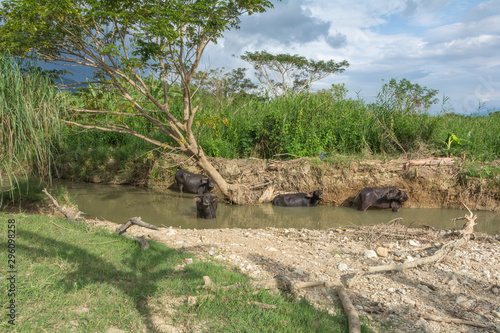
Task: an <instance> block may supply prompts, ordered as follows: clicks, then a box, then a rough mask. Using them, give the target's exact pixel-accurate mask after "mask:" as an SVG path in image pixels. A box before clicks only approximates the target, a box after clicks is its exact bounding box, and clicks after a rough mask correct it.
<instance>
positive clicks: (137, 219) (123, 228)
mask: <svg viewBox="0 0 500 333" xmlns="http://www.w3.org/2000/svg"><path fill="white" fill-rule="evenodd" d="M133 224H135V225H138V226H140V227H144V228H148V229H153V230H158V227H157V226H155V225H152V224H149V223H146V222H144V221H142V220H141V217H140V216H139V217H131V218H130V219H129V220H128V221H127V222H125V223H124V224H122V225H121V226H119V227H118V228H116V231H115V234H117V235H121V234H122V233H124V232H125V231H127V229H128V228H129V227H130V226H132V225H133Z"/></svg>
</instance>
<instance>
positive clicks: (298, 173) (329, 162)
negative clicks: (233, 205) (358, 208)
mask: <svg viewBox="0 0 500 333" xmlns="http://www.w3.org/2000/svg"><path fill="white" fill-rule="evenodd" d="M426 159H430V158H429V157H428V156H427V157H426ZM439 160H440V159H435V161H438V163H428V164H424V165H413V164H411V163H409V162H410V161H412V160H410V159H408V158H399V159H387V160H382V159H369V160H368V159H359V158H358V159H354V158H347V157H342V156H337V157H335V158H330V159H325V160H324V161H320V160H319V159H318V158H297V159H293V160H288V161H278V160H263V159H255V158H250V159H235V160H226V159H222V158H212V159H211V162H212V164H213V165H214V167H215V168H216V169H217V171H218V172H219V173H220V174H221V175H222V177H223V178H224V179H225V180H226V181H227V182H228V183H232V184H246V185H248V186H250V187H253V188H255V189H256V190H255V191H254V192H255V194H254V195H255V199H257V198H259V197H262V196H263V195H264V194H265V193H266V191H267V193H266V194H265V195H264V197H265V199H264V200H263V201H264V202H265V201H270V200H271V199H272V197H273V196H274V195H276V194H279V193H287V192H312V191H314V190H316V189H321V190H322V191H323V192H324V193H325V196H324V198H323V202H324V203H326V204H330V205H335V206H350V205H351V204H352V200H353V199H354V197H355V196H356V194H357V193H358V192H359V191H360V190H361V189H363V188H364V187H367V186H371V187H385V186H396V187H399V188H401V189H404V190H405V192H406V193H407V194H408V196H409V200H408V201H407V202H405V203H404V207H409V208H455V209H463V208H464V206H463V204H466V205H467V206H468V207H469V208H470V209H472V210H487V211H500V160H497V161H493V162H490V163H474V164H471V163H468V162H464V161H461V160H460V159H459V158H454V159H447V160H451V163H448V164H444V163H443V164H439ZM172 166H177V168H178V167H182V168H184V169H186V170H189V171H191V172H195V173H203V171H202V170H201V169H199V168H198V167H197V166H196V165H195V164H194V163H193V162H192V161H190V160H186V159H185V158H184V157H181V156H178V155H169V158H165V159H161V160H159V161H157V162H156V163H155V164H154V165H152V169H151V174H154V175H155V176H154V177H150V178H148V179H146V180H144V182H143V183H144V184H145V185H147V186H150V187H152V188H155V189H158V190H161V189H162V188H176V184H175V180H174V177H173V175H174V173H175V170H176V168H172ZM160 171H163V172H160ZM497 171H498V172H497ZM160 174H161V176H159V175H160ZM269 193H272V194H269Z"/></svg>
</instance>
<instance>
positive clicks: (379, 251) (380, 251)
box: [376, 246, 389, 258]
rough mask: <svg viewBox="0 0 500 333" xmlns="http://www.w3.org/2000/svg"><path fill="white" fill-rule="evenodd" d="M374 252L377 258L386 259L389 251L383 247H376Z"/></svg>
mask: <svg viewBox="0 0 500 333" xmlns="http://www.w3.org/2000/svg"><path fill="white" fill-rule="evenodd" d="M376 252H377V255H378V256H379V257H384V258H386V257H387V256H388V255H389V251H388V250H387V249H386V248H385V247H381V246H379V247H377V250H376Z"/></svg>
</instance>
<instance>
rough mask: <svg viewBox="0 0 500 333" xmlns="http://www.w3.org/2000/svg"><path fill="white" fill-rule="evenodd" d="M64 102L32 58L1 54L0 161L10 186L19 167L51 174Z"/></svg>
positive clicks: (39, 174) (42, 173) (44, 174)
mask: <svg viewBox="0 0 500 333" xmlns="http://www.w3.org/2000/svg"><path fill="white" fill-rule="evenodd" d="M65 105H66V98H65V97H64V95H63V94H62V93H61V92H59V91H58V90H57V89H55V88H54V86H53V84H52V83H51V81H50V79H48V78H46V77H44V75H43V73H42V72H41V71H39V70H37V69H36V63H35V62H34V61H31V60H29V59H23V60H14V59H12V58H11V57H10V56H9V55H8V54H1V55H0V165H1V167H2V169H3V170H4V174H3V176H4V178H6V179H8V183H9V184H10V186H11V187H13V185H14V183H15V182H16V180H15V174H16V173H17V172H19V171H20V170H25V173H26V174H28V173H34V174H37V175H38V176H41V177H49V178H50V176H51V170H52V168H51V167H52V161H53V158H54V150H55V148H56V144H57V141H58V140H59V139H60V137H59V134H60V129H61V125H60V122H59V116H60V114H61V112H62V111H63V110H64V109H65ZM1 176H2V175H1V174H0V181H1Z"/></svg>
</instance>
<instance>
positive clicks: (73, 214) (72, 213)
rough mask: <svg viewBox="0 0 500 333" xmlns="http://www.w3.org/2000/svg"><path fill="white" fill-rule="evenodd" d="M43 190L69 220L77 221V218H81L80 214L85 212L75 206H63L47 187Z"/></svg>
mask: <svg viewBox="0 0 500 333" xmlns="http://www.w3.org/2000/svg"><path fill="white" fill-rule="evenodd" d="M42 192H43V193H45V194H46V195H47V196H48V197H49V199H50V200H52V203H53V204H54V206H56V208H57V210H58V211H59V212H61V214H63V215H64V216H65V217H66V218H67V219H68V221H71V222H76V220H78V219H79V218H80V215H81V214H83V213H82V212H80V211H79V210H76V209H75V208H73V207H71V208H66V207H61V205H59V203H58V202H57V200H56V199H54V197H53V196H51V195H50V193H49V192H48V191H47V189H46V188H44V189H43V190H42Z"/></svg>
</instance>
